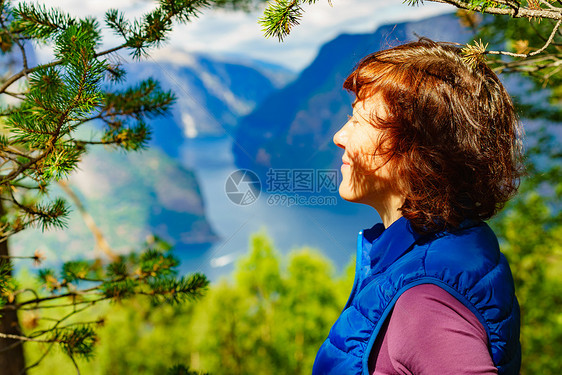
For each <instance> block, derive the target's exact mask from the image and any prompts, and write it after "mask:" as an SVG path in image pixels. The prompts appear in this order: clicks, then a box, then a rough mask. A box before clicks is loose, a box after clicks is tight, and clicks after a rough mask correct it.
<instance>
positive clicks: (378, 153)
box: [334, 96, 397, 210]
mask: <svg viewBox="0 0 562 375" xmlns="http://www.w3.org/2000/svg"><path fill="white" fill-rule="evenodd" d="M385 116H386V113H385V109H384V105H383V102H382V99H379V98H378V97H377V96H373V97H371V98H368V99H365V100H363V101H356V102H355V104H354V105H353V116H351V117H350V118H349V120H348V121H347V123H345V124H344V125H343V127H342V128H341V129H340V130H339V131H338V132H337V133H336V134H335V135H334V143H335V144H336V145H337V146H338V147H341V148H343V149H344V151H345V152H344V154H343V157H342V162H343V165H342V166H341V172H342V177H343V178H342V182H341V184H340V187H339V193H340V195H341V197H342V198H343V199H345V200H347V201H350V202H358V203H364V204H368V205H370V206H372V207H374V208H375V209H377V210H379V208H380V207H381V206H384V205H385V204H386V202H385V201H386V200H388V199H389V198H390V197H392V196H393V195H396V194H397V189H396V181H395V177H394V173H392V172H393V171H392V161H388V162H387V156H386V155H382V152H383V151H384V147H379V145H380V141H381V135H382V133H383V130H380V129H377V128H376V127H375V126H373V125H372V124H371V122H370V121H369V119H372V118H376V117H379V118H384V117H385Z"/></svg>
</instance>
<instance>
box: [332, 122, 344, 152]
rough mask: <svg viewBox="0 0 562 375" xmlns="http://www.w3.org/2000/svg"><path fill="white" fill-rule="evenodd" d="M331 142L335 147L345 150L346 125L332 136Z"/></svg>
mask: <svg viewBox="0 0 562 375" xmlns="http://www.w3.org/2000/svg"><path fill="white" fill-rule="evenodd" d="M333 141H334V143H335V144H336V146H338V147H341V148H343V149H345V144H346V142H347V123H346V124H345V125H344V126H342V127H341V129H340V130H338V131H337V132H336V134H334V138H333Z"/></svg>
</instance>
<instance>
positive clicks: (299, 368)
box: [29, 234, 353, 375]
mask: <svg viewBox="0 0 562 375" xmlns="http://www.w3.org/2000/svg"><path fill="white" fill-rule="evenodd" d="M333 269H334V267H333V264H332V263H331V262H330V261H329V260H327V259H326V258H325V257H323V256H322V255H320V254H319V253H317V252H316V251H314V250H311V249H308V248H302V249H299V250H295V251H293V252H292V253H291V254H289V255H288V256H285V257H281V256H280V255H279V253H278V252H277V251H276V250H275V249H274V247H273V246H272V244H271V240H270V239H269V238H268V237H267V236H266V235H264V234H258V235H256V236H254V237H253V238H252V240H251V244H250V250H249V252H248V254H247V255H246V256H245V257H244V258H242V259H241V260H240V261H239V262H238V264H237V266H236V269H235V271H234V273H233V275H232V277H231V278H230V281H228V280H222V281H220V282H217V283H215V284H213V285H211V287H210V289H209V291H208V292H207V293H206V295H205V296H204V297H203V298H202V299H201V300H200V301H198V302H197V303H189V302H188V303H184V304H179V305H177V304H175V305H162V304H159V305H156V306H155V305H153V304H150V303H149V301H147V300H146V299H141V298H138V297H136V298H132V299H130V300H127V301H123V302H122V303H119V304H111V305H102V306H98V305H96V307H97V310H98V311H97V314H99V313H103V314H104V315H106V316H107V317H108V319H107V320H106V321H105V326H104V327H102V328H99V345H98V346H97V349H96V353H95V355H96V361H92V362H90V363H84V364H81V373H82V374H86V375H94V374H96V375H102V374H103V375H110V374H111V375H113V374H115V375H117V374H129V373H131V374H132V373H134V374H147V375H148V374H160V373H166V371H168V373H170V374H171V373H173V374H176V373H179V374H182V373H184V374H185V373H187V374H192V373H193V374H195V373H196V372H193V371H201V374H206V373H210V374H280V375H281V374H283V375H284V374H296V375H298V374H310V372H311V369H312V364H313V361H314V358H315V355H316V351H317V350H318V348H319V347H320V345H321V343H322V342H323V341H324V339H325V338H326V336H327V334H328V332H329V329H330V327H331V325H332V324H333V322H334V321H335V319H336V318H337V316H338V315H339V313H340V312H341V309H342V308H343V306H344V304H345V301H346V299H347V297H348V295H349V291H350V289H351V285H352V283H353V265H350V267H349V269H348V270H347V272H346V273H345V274H344V275H342V276H335V275H334V270H333ZM92 311H93V310H92ZM97 314H96V315H97ZM92 319H94V318H93V317H92ZM29 348H30V349H33V351H32V352H30V354H29V355H30V356H31V357H33V358H35V357H37V356H38V355H39V352H38V350H37V348H36V347H35V346H33V347H32V346H29ZM60 363H61V359H58V358H57V356H56V355H55V356H53V357H52V358H48V359H46V360H45V362H44V363H43V364H41V366H39V367H38V368H37V369H36V370H35V371H33V372H32V374H34V375H38V374H46V373H49V371H52V370H53V369H57V370H58V369H59V368H60ZM177 363H179V364H182V365H176V366H173V367H172V368H170V365H171V364H177ZM184 365H188V366H189V367H187V366H184ZM57 366H59V367H57ZM69 366H70V365H69ZM69 368H70V367H69ZM182 371H183V372H182ZM189 371H192V372H189Z"/></svg>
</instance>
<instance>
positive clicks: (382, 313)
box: [312, 217, 521, 375]
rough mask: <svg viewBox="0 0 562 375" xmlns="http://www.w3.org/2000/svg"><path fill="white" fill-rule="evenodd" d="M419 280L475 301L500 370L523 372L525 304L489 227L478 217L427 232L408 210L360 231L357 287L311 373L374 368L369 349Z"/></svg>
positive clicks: (344, 374) (347, 374) (343, 374)
mask: <svg viewBox="0 0 562 375" xmlns="http://www.w3.org/2000/svg"><path fill="white" fill-rule="evenodd" d="M420 284H435V285H437V286H439V287H441V288H443V289H444V290H446V291H447V292H449V293H450V294H451V295H453V296H454V297H456V298H457V299H458V300H459V301H460V302H462V303H463V304H464V305H465V306H466V307H467V308H468V309H470V311H472V312H473V313H474V315H475V316H476V317H477V318H478V320H479V321H480V322H481V323H482V326H483V327H484V328H485V330H486V333H487V335H488V348H489V350H490V354H491V356H492V360H493V362H494V365H495V366H496V367H497V368H498V373H499V374H500V375H502V374H505V375H512V374H513V375H517V374H519V368H520V366H521V346H520V344H519V326H520V321H519V304H518V303H517V299H516V297H515V291H514V286H513V278H512V276H511V271H510V269H509V265H508V264H507V261H506V259H505V257H504V256H503V254H502V253H500V250H499V246H498V242H497V239H496V236H495V235H494V233H493V232H492V230H491V229H490V227H488V225H487V224H485V223H483V222H472V223H465V225H463V227H462V229H460V230H459V231H456V232H441V233H438V234H436V235H435V234H434V235H431V236H421V235H419V234H417V233H416V232H415V231H414V230H413V229H412V227H411V225H410V222H409V221H408V220H407V219H405V218H403V217H402V218H400V219H398V220H397V221H395V222H394V223H393V224H392V225H391V226H390V227H388V229H386V230H385V229H384V226H383V225H382V224H377V225H375V226H374V227H372V228H371V229H367V230H365V231H362V232H359V236H358V241H357V265H356V270H355V282H354V285H353V290H352V291H351V295H350V297H349V300H348V302H347V304H346V306H345V308H344V310H343V311H342V313H341V315H340V317H339V318H338V320H337V321H336V323H335V324H334V326H333V327H332V329H331V330H330V334H329V335H328V338H327V339H326V341H324V343H323V344H322V346H321V347H320V350H319V351H318V354H317V355H316V360H315V362H314V367H313V370H312V374H313V375H328V374H330V375H351V374H353V375H357V374H364V375H367V374H369V369H368V361H369V354H370V352H371V349H372V347H373V344H374V342H375V339H376V338H377V335H378V333H379V331H380V329H381V326H382V325H383V323H384V321H385V319H386V317H387V316H388V314H389V313H390V311H391V310H392V307H393V306H394V304H395V303H396V300H397V299H398V297H400V295H401V294H402V293H404V292H405V291H406V290H408V289H409V288H412V287H413V286H416V285H420Z"/></svg>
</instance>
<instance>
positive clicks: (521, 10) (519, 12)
mask: <svg viewBox="0 0 562 375" xmlns="http://www.w3.org/2000/svg"><path fill="white" fill-rule="evenodd" d="M427 1H432V2H434V3H443V4H450V5H454V6H455V7H457V8H460V9H466V10H473V11H476V12H482V13H489V14H496V15H508V16H512V17H514V18H529V19H531V18H539V19H553V20H560V19H562V9H561V8H556V9H530V8H528V7H521V6H518V7H516V8H501V7H497V6H493V5H473V4H474V3H476V1H474V2H470V1H462V0H427ZM498 2H500V1H497V2H496V3H498ZM418 3H420V1H417V0H415V1H414V2H413V4H416V5H417V4H418ZM487 3H488V4H493V3H494V2H492V1H490V2H487ZM504 3H505V4H508V3H507V2H504Z"/></svg>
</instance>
